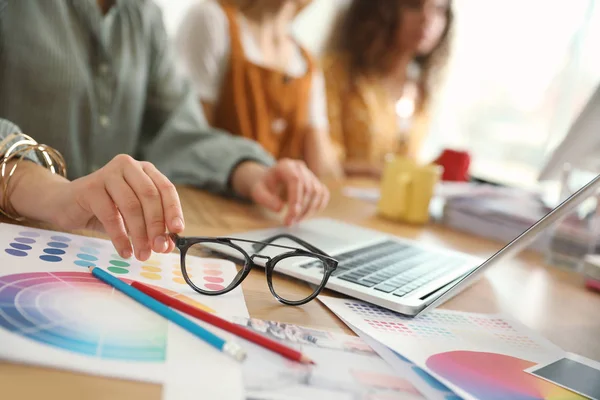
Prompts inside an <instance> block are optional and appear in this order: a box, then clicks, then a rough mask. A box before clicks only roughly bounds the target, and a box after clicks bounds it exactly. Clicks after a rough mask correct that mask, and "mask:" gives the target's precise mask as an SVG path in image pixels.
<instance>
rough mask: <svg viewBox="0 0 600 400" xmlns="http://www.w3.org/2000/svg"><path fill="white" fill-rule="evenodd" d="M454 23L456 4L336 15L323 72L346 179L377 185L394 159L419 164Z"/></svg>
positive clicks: (370, 5) (401, 2) (361, 6)
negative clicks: (373, 180)
mask: <svg viewBox="0 0 600 400" xmlns="http://www.w3.org/2000/svg"><path fill="white" fill-rule="evenodd" d="M452 21H453V13H452V4H451V0H395V1H389V0H352V2H351V3H350V5H349V6H348V8H347V9H346V10H344V11H343V12H342V13H341V14H340V15H339V17H338V19H337V21H336V23H335V24H334V27H333V29H332V33H331V35H330V37H329V40H328V43H327V44H326V55H325V56H324V60H323V68H324V73H325V81H326V88H327V99H328V105H327V109H328V113H329V125H330V132H331V136H332V139H333V140H334V142H335V145H336V147H337V149H338V155H339V157H340V158H341V160H342V162H343V166H344V170H345V172H346V173H347V174H359V175H372V176H376V177H379V176H380V174H381V172H382V168H383V165H384V162H385V159H386V157H387V156H388V155H389V154H398V155H403V156H408V157H411V158H415V157H416V156H417V154H418V152H419V149H420V145H421V143H422V140H423V137H424V135H425V132H426V129H427V128H426V126H427V119H428V106H429V100H430V97H431V90H432V89H433V86H434V83H435V81H434V78H436V75H437V74H438V72H439V71H440V69H441V68H442V67H443V66H444V64H445V63H446V60H447V56H448V48H449V33H450V30H451V27H452Z"/></svg>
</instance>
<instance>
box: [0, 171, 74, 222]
mask: <svg viewBox="0 0 600 400" xmlns="http://www.w3.org/2000/svg"><path fill="white" fill-rule="evenodd" d="M16 162H17V161H11V162H9V163H8V164H7V169H6V171H7V174H8V172H10V171H11V170H12V167H13V166H14V165H15V163H16ZM65 183H68V181H67V180H66V179H65V178H63V177H62V176H60V175H55V174H53V173H52V172H50V171H49V170H48V169H46V168H44V167H42V166H40V165H37V164H35V163H33V162H31V161H28V160H23V161H21V162H20V163H19V165H18V166H17V168H16V169H15V172H14V174H13V176H12V177H11V178H10V181H9V185H8V188H7V192H8V201H7V203H6V207H7V208H8V210H9V211H11V212H16V213H17V214H18V215H20V216H22V217H25V218H28V219H32V220H36V221H43V222H51V223H54V222H55V219H56V216H57V212H56V210H54V209H53V208H52V207H49V206H48V205H49V204H51V201H50V199H51V198H52V196H53V195H54V193H56V190H59V188H60V187H62V185H64V184H65ZM3 188H4V185H0V196H2V197H3V196H4V193H3V192H2V191H3Z"/></svg>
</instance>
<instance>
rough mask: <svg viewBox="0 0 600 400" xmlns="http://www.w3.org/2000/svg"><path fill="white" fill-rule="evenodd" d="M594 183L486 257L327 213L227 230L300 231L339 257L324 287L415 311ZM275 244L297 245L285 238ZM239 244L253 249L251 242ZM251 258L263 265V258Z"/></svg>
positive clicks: (514, 248) (294, 271)
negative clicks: (294, 221)
mask: <svg viewBox="0 0 600 400" xmlns="http://www.w3.org/2000/svg"><path fill="white" fill-rule="evenodd" d="M599 188H600V175H598V176H597V177H596V178H594V179H593V180H592V181H590V182H589V183H588V184H587V185H585V186H584V187H583V188H581V189H580V190H579V191H577V192H576V193H574V194H573V195H572V196H571V197H569V198H568V199H567V200H565V201H564V202H563V203H561V204H560V205H559V206H557V207H556V208H554V209H553V210H552V211H550V212H549V213H548V214H546V215H545V216H544V217H543V218H541V219H540V220H539V221H538V222H536V223H535V224H534V225H532V226H531V227H530V228H529V229H528V230H526V231H525V232H524V233H522V234H521V235H520V236H518V237H517V238H515V239H514V240H513V241H511V242H510V243H508V244H507V245H506V246H504V247H503V248H502V249H501V250H499V251H498V252H496V253H495V254H494V255H492V256H491V257H490V258H488V259H487V260H482V259H479V258H476V257H473V256H470V255H468V254H465V253H461V252H457V251H453V250H448V249H443V248H439V247H436V246H430V245H426V244H423V243H420V242H417V241H414V240H409V239H404V238H400V237H396V236H393V235H389V234H386V233H383V232H379V231H376V230H372V229H367V228H363V227H360V226H356V225H353V224H348V223H345V222H342V221H338V220H334V219H328V218H315V219H311V220H307V221H304V222H301V223H299V224H297V225H295V226H292V227H278V228H269V229H260V230H252V231H245V232H237V233H232V234H231V235H228V236H230V237H235V238H240V239H249V240H255V241H263V240H266V239H268V238H270V237H272V236H275V235H277V234H281V233H287V234H290V235H293V236H296V237H299V238H301V239H303V240H305V241H307V242H308V243H310V244H313V245H315V246H317V247H318V248H320V249H321V250H323V251H325V252H326V253H328V254H329V255H330V256H332V257H333V258H335V259H337V260H338V267H337V270H336V271H335V272H334V273H333V274H332V276H331V277H330V279H329V281H328V282H327V286H326V287H327V288H328V289H331V290H333V291H336V292H339V293H342V294H345V295H347V296H350V297H353V298H356V299H360V300H363V301H367V302H370V303H372V304H376V305H378V306H380V307H384V308H386V309H389V310H392V311H395V312H398V313H400V314H403V315H406V316H409V317H415V316H418V315H421V314H424V313H426V312H428V311H429V310H431V309H433V308H435V307H437V306H438V305H439V304H442V303H443V302H445V301H447V300H448V299H450V298H451V297H453V296H455V295H457V294H458V293H460V292H461V291H462V290H464V289H465V288H466V287H468V286H469V285H471V284H473V283H474V282H476V280H477V278H478V277H479V276H480V274H481V273H482V272H484V271H485V270H486V269H487V268H489V267H490V266H492V265H495V264H498V263H500V262H503V261H506V260H507V259H508V258H509V257H512V256H514V255H515V254H516V253H518V252H519V251H521V250H522V249H524V248H525V247H527V246H528V245H529V244H531V242H532V241H533V240H535V238H536V237H537V236H538V234H539V233H540V232H542V231H543V230H545V229H547V228H548V227H549V226H550V225H551V224H553V223H555V222H556V221H558V220H560V219H562V218H563V217H565V216H566V215H568V214H569V213H570V212H571V211H573V210H574V209H575V208H576V207H577V206H578V205H579V204H580V203H581V202H583V201H584V200H586V199H587V198H589V197H590V196H592V195H594V194H595V193H597V192H598V189H599ZM275 244H278V245H284V246H291V247H298V246H299V245H298V244H297V243H295V242H293V241H291V240H288V239H280V240H277V241H276V242H275ZM240 246H242V247H244V250H246V251H247V252H248V253H249V254H252V253H253V250H252V247H251V245H250V244H240ZM221 249H222V247H221V248H220V251H223V250H221ZM282 251H286V250H282V249H279V248H276V247H268V248H266V249H265V250H262V251H261V255H264V256H269V257H275V256H277V255H278V254H280V253H281V252H282ZM254 261H255V262H256V264H257V265H261V266H263V267H264V263H265V259H264V258H256V259H255V260H254ZM277 271H278V272H279V273H283V274H285V275H289V276H292V277H295V278H297V279H300V280H302V281H306V282H308V283H312V284H315V285H317V284H319V283H320V282H321V281H322V277H323V275H322V274H323V270H322V269H321V268H319V267H317V266H316V265H315V263H295V264H294V263H289V264H286V265H283V266H282V267H281V268H280V267H279V264H278V269H277Z"/></svg>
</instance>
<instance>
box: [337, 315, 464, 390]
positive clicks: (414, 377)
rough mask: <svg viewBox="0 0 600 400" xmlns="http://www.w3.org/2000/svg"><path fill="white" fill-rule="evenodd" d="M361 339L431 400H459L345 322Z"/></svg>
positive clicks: (423, 372)
mask: <svg viewBox="0 0 600 400" xmlns="http://www.w3.org/2000/svg"><path fill="white" fill-rule="evenodd" d="M344 322H345V323H346V324H347V325H348V326H349V327H350V329H352V330H353V331H354V332H355V333H356V334H357V335H358V336H360V338H361V339H363V340H364V341H365V343H367V344H368V345H369V346H371V348H372V349H373V350H375V351H376V352H377V354H379V355H380V356H381V358H383V359H384V360H385V361H386V362H387V363H388V364H390V366H391V367H392V368H393V369H394V370H395V371H396V372H397V373H398V374H400V376H404V377H406V378H407V379H408V380H409V381H410V382H411V383H412V384H413V385H414V386H415V388H416V389H417V390H418V391H419V392H421V393H422V394H423V396H424V397H426V398H427V399H429V400H458V399H460V398H459V397H458V396H456V395H455V393H454V392H453V391H452V390H450V389H449V388H448V387H446V386H445V385H444V384H442V383H441V382H440V381H438V380H437V379H435V378H434V377H433V376H431V375H430V374H429V373H428V372H427V371H425V370H423V369H422V368H419V367H418V366H416V365H415V364H414V363H412V362H411V361H410V360H408V359H406V358H404V357H403V356H401V355H400V354H398V353H396V352H395V351H393V350H392V349H390V348H389V347H387V346H384V345H383V344H381V343H380V342H378V341H377V340H375V339H373V338H372V337H371V336H369V335H367V334H366V333H365V332H363V331H361V330H360V329H358V328H357V327H355V326H353V325H351V324H349V323H348V322H347V321H344Z"/></svg>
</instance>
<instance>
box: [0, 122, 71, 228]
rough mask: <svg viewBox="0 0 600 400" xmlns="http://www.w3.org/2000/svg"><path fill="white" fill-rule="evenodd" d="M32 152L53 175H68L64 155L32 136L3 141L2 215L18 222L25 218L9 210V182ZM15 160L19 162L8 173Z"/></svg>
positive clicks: (0, 153) (0, 161)
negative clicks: (27, 154)
mask: <svg viewBox="0 0 600 400" xmlns="http://www.w3.org/2000/svg"><path fill="white" fill-rule="evenodd" d="M17 138H20V140H17V141H16V142H14V143H12V144H11V142H12V141H13V140H14V139H17ZM30 151H34V152H36V153H37V155H38V158H39V159H40V161H41V163H42V164H43V165H42V166H44V167H45V168H47V169H49V170H50V172H52V173H53V174H57V175H61V176H63V177H66V175H67V168H66V163H65V160H64V158H63V156H62V154H60V152H59V151H57V150H55V149H53V148H52V147H49V146H46V145H43V144H39V143H37V142H36V141H35V140H33V139H32V138H31V137H30V136H27V135H24V134H16V133H15V134H12V135H9V136H8V137H7V138H5V139H4V140H2V141H1V142H0V180H1V181H0V182H1V185H0V186H1V187H2V199H0V214H3V215H5V216H6V217H8V218H10V219H13V220H16V221H22V220H24V218H23V217H22V216H20V215H18V214H17V213H16V212H15V211H14V209H13V210H9V208H12V207H11V206H10V201H9V197H10V196H9V182H10V178H12V176H13V175H14V173H15V171H16V169H17V168H18V166H19V164H20V163H21V161H22V160H23V157H22V156H23V155H25V154H26V153H29V152H30ZM13 159H17V161H16V162H15V163H14V165H13V166H12V168H10V171H8V172H7V169H8V168H7V166H8V163H9V162H11V161H12V160H13Z"/></svg>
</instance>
